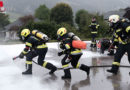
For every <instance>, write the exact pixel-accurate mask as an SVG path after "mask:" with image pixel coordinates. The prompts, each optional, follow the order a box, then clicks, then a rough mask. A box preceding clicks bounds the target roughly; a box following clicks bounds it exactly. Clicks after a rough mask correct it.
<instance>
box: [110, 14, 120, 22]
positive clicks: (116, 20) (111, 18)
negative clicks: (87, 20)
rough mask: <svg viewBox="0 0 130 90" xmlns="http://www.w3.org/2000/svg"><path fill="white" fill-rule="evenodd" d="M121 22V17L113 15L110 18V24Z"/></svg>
mask: <svg viewBox="0 0 130 90" xmlns="http://www.w3.org/2000/svg"><path fill="white" fill-rule="evenodd" d="M119 20H120V16H119V15H111V16H109V22H110V23H117V22H118V21H119Z"/></svg>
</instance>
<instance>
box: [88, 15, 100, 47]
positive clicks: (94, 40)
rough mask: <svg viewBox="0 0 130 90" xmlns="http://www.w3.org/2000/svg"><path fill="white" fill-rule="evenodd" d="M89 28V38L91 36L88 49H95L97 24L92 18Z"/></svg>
mask: <svg viewBox="0 0 130 90" xmlns="http://www.w3.org/2000/svg"><path fill="white" fill-rule="evenodd" d="M89 28H91V36H92V41H91V45H90V47H96V39H95V38H96V37H97V33H98V31H97V30H98V29H99V24H98V23H97V22H96V18H95V17H93V18H92V22H91V24H90V25H89Z"/></svg>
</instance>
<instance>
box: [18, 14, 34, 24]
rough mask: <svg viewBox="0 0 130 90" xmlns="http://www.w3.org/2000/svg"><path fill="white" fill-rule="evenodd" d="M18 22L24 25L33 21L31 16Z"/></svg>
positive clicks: (24, 17)
mask: <svg viewBox="0 0 130 90" xmlns="http://www.w3.org/2000/svg"><path fill="white" fill-rule="evenodd" d="M19 20H20V21H21V22H22V23H23V25H26V24H27V23H29V22H31V21H34V16H32V15H27V16H23V17H20V18H19Z"/></svg>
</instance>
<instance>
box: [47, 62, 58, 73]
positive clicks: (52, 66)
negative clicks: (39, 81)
mask: <svg viewBox="0 0 130 90" xmlns="http://www.w3.org/2000/svg"><path fill="white" fill-rule="evenodd" d="M45 68H47V69H49V70H51V71H50V72H49V74H53V73H54V72H55V71H56V70H57V67H56V66H54V65H53V64H51V63H47V64H46V66H45Z"/></svg>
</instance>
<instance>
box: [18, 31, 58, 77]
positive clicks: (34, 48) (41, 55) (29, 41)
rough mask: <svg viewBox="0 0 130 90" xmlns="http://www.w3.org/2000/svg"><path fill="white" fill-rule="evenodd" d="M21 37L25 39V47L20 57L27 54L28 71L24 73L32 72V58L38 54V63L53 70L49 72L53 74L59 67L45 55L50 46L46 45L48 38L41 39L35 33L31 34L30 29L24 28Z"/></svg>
mask: <svg viewBox="0 0 130 90" xmlns="http://www.w3.org/2000/svg"><path fill="white" fill-rule="evenodd" d="M21 37H22V39H23V40H25V48H24V50H23V51H22V52H21V54H20V55H19V57H20V58H23V57H24V56H26V69H27V70H26V71H25V72H22V74H24V75H26V74H32V59H33V58H34V57H36V56H38V64H39V65H41V66H43V67H45V68H47V69H49V70H51V71H50V72H49V74H53V73H54V72H55V71H56V70H57V68H56V67H55V66H54V65H53V64H51V63H48V62H46V61H44V59H45V55H46V53H47V51H48V47H47V45H46V40H47V39H46V40H43V41H41V40H40V39H39V38H37V37H36V36H34V35H31V33H30V30H29V29H23V30H22V31H21Z"/></svg>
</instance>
